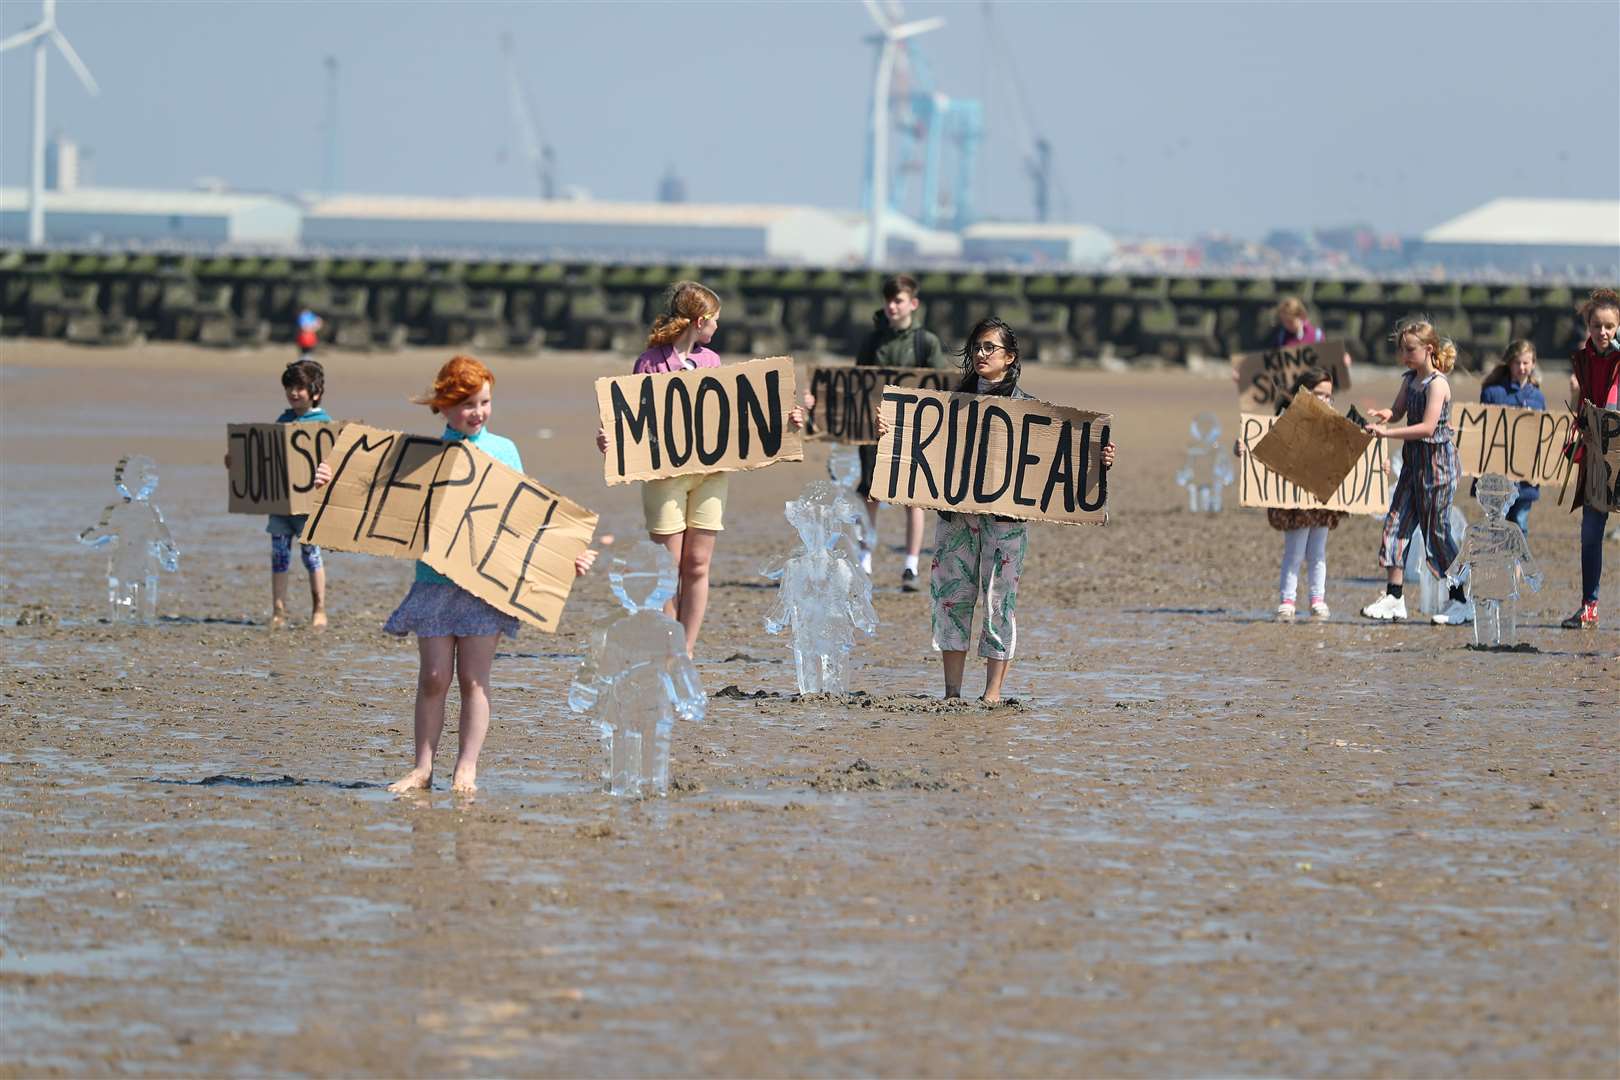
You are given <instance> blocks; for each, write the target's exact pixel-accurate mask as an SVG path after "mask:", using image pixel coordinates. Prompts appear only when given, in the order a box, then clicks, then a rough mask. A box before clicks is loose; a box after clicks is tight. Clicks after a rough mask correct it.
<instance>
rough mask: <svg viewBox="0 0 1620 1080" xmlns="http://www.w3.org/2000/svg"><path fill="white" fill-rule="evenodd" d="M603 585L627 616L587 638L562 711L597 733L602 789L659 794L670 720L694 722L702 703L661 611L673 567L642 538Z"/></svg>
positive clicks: (681, 639)
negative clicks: (587, 717)
mask: <svg viewBox="0 0 1620 1080" xmlns="http://www.w3.org/2000/svg"><path fill="white" fill-rule="evenodd" d="M608 584H609V586H610V587H611V588H612V590H613V595H614V596H616V597H618V599H619V603H621V604H623V605H624V607H625V609H626V610H627V611H629V614H628V615H621V616H620V617H619V618H618V619H616V620H614V621H613V622H612V623H609V624H608V625H607V626H606V627H603V628H602V629H600V630H597V631H596V632H595V633H593V634H592V635H591V641H590V646H589V648H588V649H587V651H586V654H585V659H584V661H582V662H581V663H580V665H579V670H578V671H577V672H576V673H575V675H574V681H573V684H572V685H571V686H570V687H569V690H568V707H569V708H570V709H572V710H573V711H574V712H577V713H589V714H591V716H592V718H593V719H595V721H596V725H597V727H598V728H600V729H601V732H602V743H603V748H604V749H605V750H606V753H607V767H606V771H605V773H604V774H603V780H604V782H605V785H606V787H607V790H608V791H610V792H611V793H612V794H614V795H664V794H667V793H668V792H669V740H670V733H671V730H672V729H673V728H674V726H675V718H676V717H677V716H679V717H680V718H681V719H683V720H701V719H703V711H704V708H705V706H707V704H708V697H707V695H705V694H704V692H703V684H702V683H701V682H700V681H699V680H698V672H697V667H696V665H694V664H693V663H692V658H691V657H690V656H688V655H687V654H686V631H685V630H683V629H681V624H680V623H678V622H676V621H675V620H674V619H672V618H670V617H669V616H668V615H665V614H664V604H665V603H666V602H667V601H668V600H669V598H670V597H672V596H674V595H675V562H674V560H673V559H671V558H670V555H669V552H668V551H666V550H664V548H662V547H660V546H659V545H657V544H655V543H653V542H652V541H650V540H642V541H640V542H639V543H636V544H635V545H633V546H631V547H630V548H628V549H627V550H625V551H624V552H623V554H621V555H615V556H614V557H613V561H612V562H611V563H610V564H609V568H608Z"/></svg>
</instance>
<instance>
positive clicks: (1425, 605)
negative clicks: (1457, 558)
mask: <svg viewBox="0 0 1620 1080" xmlns="http://www.w3.org/2000/svg"><path fill="white" fill-rule="evenodd" d="M1388 468H1389V472H1390V476H1391V477H1392V478H1393V479H1395V480H1399V479H1400V476H1401V455H1400V454H1396V455H1395V456H1394V457H1393V458H1391V460H1390V464H1389V466H1388ZM1448 520H1449V521H1450V522H1451V535H1452V537H1453V538H1454V539H1455V540H1456V541H1457V544H1458V550H1459V551H1461V550H1462V545H1463V544H1465V543H1466V542H1467V540H1468V519H1467V518H1466V517H1464V516H1463V512H1462V510H1461V509H1460V508H1458V507H1457V506H1456V505H1455V504H1453V505H1452V507H1451V513H1450V515H1449V518H1448ZM1403 569H1404V571H1405V575H1406V580H1407V581H1408V582H1413V581H1415V582H1417V607H1418V610H1419V611H1421V612H1422V613H1423V614H1425V615H1433V614H1435V613H1436V612H1438V611H1440V610H1441V609H1443V608H1444V607H1445V606H1446V604H1448V603H1449V602H1450V600H1451V594H1450V589H1449V587H1448V586H1447V584H1446V579H1445V578H1443V577H1435V576H1434V571H1432V570H1430V569H1429V545H1428V542H1427V541H1426V540H1424V539H1423V530H1422V529H1413V530H1412V538H1411V539H1410V540H1408V541H1407V544H1406V565H1405V567H1403ZM1460 579H1461V575H1459V580H1460ZM1408 595H1410V593H1409V594H1408ZM1408 602H1409V603H1410V601H1408Z"/></svg>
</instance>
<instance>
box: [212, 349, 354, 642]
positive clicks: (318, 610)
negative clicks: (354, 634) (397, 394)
mask: <svg viewBox="0 0 1620 1080" xmlns="http://www.w3.org/2000/svg"><path fill="white" fill-rule="evenodd" d="M281 390H282V393H284V394H286V395H287V407H286V408H285V409H284V410H282V413H281V415H280V416H278V417H276V420H275V422H276V423H278V424H322V423H330V422H331V420H332V418H331V417H330V416H328V415H327V414H326V410H325V409H323V408H321V399H322V398H323V397H325V396H326V371H325V369H324V368H322V367H321V365H320V364H319V363H318V362H316V361H314V360H308V359H305V360H294V361H293V362H292V363H290V364H288V365H287V367H286V370H284V371H283V372H282V373H281ZM225 467H226V468H227V469H229V468H230V467H231V455H229V454H226V455H225ZM308 517H309V515H308V514H271V515H270V521H269V523H268V524H266V525H265V527H264V531H265V532H267V533H269V534H270V628H271V629H272V630H279V629H281V628H282V627H284V626H286V625H287V574H288V571H290V570H291V569H292V545H293V540H294V539H295V538H296V537H299V536H302V535H303V533H304V522H305V521H306V520H307V519H308ZM298 557H299V559H300V561H302V562H303V564H304V569H305V570H306V571H307V572H308V573H309V604H310V616H309V625H310V627H311V628H312V629H315V630H324V629H326V568H325V566H324V565H322V563H321V549H320V547H319V546H318V545H316V544H299V545H298Z"/></svg>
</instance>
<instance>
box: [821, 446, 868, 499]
mask: <svg viewBox="0 0 1620 1080" xmlns="http://www.w3.org/2000/svg"><path fill="white" fill-rule="evenodd" d="M827 475H828V476H830V477H832V480H833V483H835V484H839V485H841V486H843V487H847V488H852V487H854V486H855V485H856V484H858V483H860V482H861V448H860V447H858V446H847V445H844V444H842V443H840V444H839V445H837V446H835V447H833V448H832V453H830V454H828V455H827Z"/></svg>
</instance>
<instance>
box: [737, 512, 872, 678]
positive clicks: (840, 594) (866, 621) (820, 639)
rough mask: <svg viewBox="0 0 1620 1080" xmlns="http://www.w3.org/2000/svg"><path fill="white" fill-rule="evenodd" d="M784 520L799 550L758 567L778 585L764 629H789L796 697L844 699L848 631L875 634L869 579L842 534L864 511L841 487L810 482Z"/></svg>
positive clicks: (847, 534)
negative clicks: (795, 536) (795, 533)
mask: <svg viewBox="0 0 1620 1080" xmlns="http://www.w3.org/2000/svg"><path fill="white" fill-rule="evenodd" d="M786 515H787V519H788V521H789V522H791V523H792V525H793V527H794V528H795V529H796V530H798V533H799V546H798V547H797V548H795V549H794V550H793V551H792V552H790V553H789V554H788V555H787V556H785V557H783V558H781V559H778V560H773V561H772V562H771V563H768V564H767V565H766V566H765V567H763V568H762V570H761V572H762V573H763V574H764V575H765V576H766V577H768V578H771V579H773V580H776V581H779V582H781V586H780V588H779V589H778V590H777V594H776V606H775V607H774V608H772V609H771V612H770V614H769V615H767V616H765V629H767V630H769V631H770V632H771V633H773V634H779V633H781V632H782V630H783V629H784V628H787V627H791V628H792V629H793V660H794V664H795V666H796V669H797V672H798V682H799V693H801V694H847V693H848V692H849V651H850V649H851V648H853V647H854V644H855V631H856V630H861V631H862V632H864V633H866V634H870V633H872V631H874V630H876V629H877V612H876V611H875V610H873V608H872V579H871V578H869V577H868V576H867V575H866V572H865V571H863V570H862V569H861V563H860V554H859V552H858V551H857V550H856V546H855V543H854V540H853V538H852V537H851V535H850V533H851V532H853V531H854V526H856V525H857V524H858V523H859V522H860V521H861V520H862V519H863V518H864V517H865V516H866V512H865V510H864V508H863V507H862V506H861V504H860V503H859V502H857V501H856V500H855V499H854V497H852V496H851V495H850V494H849V493H848V492H847V491H846V490H845V489H844V488H842V487H840V486H839V485H837V484H835V483H832V482H831V481H827V480H815V481H812V482H811V483H809V484H806V485H805V488H804V490H803V491H802V492H800V493H799V497H798V498H797V499H795V500H794V501H792V502H790V503H788V504H787V507H786Z"/></svg>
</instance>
